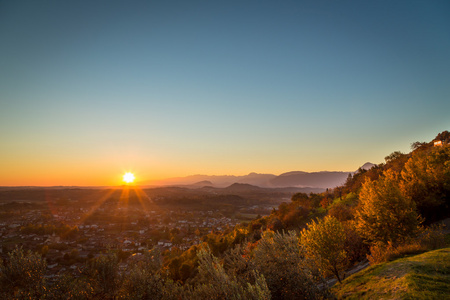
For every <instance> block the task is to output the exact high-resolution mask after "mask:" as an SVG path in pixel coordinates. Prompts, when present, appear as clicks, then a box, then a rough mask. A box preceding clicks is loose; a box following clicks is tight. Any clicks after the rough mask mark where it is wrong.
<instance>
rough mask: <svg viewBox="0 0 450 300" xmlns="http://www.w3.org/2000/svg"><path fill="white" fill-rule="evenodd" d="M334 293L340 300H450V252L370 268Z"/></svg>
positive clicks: (408, 258)
mask: <svg viewBox="0 0 450 300" xmlns="http://www.w3.org/2000/svg"><path fill="white" fill-rule="evenodd" d="M333 292H334V294H335V295H336V297H337V298H338V299H450V248H444V249H439V250H434V251H429V252H426V253H423V254H419V255H415V256H410V257H407V258H401V259H397V260H395V261H392V262H388V263H382V264H379V265H375V266H373V267H370V268H367V269H365V270H363V271H361V272H359V273H357V274H355V275H353V276H350V277H349V278H347V279H346V280H345V281H344V282H343V283H342V284H337V285H336V286H334V287H333Z"/></svg>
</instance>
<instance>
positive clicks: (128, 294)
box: [0, 131, 450, 299]
mask: <svg viewBox="0 0 450 300" xmlns="http://www.w3.org/2000/svg"><path fill="white" fill-rule="evenodd" d="M385 161H386V162H385V163H382V164H379V165H377V166H374V167H373V168H371V169H370V170H363V169H360V170H358V171H357V172H356V173H354V174H350V175H349V177H348V179H347V181H346V183H345V184H344V185H343V186H340V187H336V188H334V189H332V190H327V191H326V192H324V193H320V194H314V193H310V194H306V193H297V194H295V195H294V196H292V199H291V201H290V202H288V203H282V204H281V205H279V207H278V209H274V210H273V211H272V212H271V214H270V215H268V216H266V217H258V218H256V219H254V220H252V221H250V222H247V223H241V224H238V225H236V226H235V227H233V228H226V229H224V230H221V231H211V232H210V233H207V234H205V235H203V236H202V237H201V241H202V242H201V243H200V244H198V245H193V246H192V247H190V248H189V249H187V250H181V249H180V248H177V247H173V248H171V249H169V250H166V251H163V252H161V251H160V250H158V248H153V249H151V250H145V251H141V253H139V254H140V255H138V254H135V255H133V256H131V257H128V258H124V257H121V256H120V255H118V253H117V251H114V250H111V251H109V252H106V253H104V254H103V255H101V256H98V257H93V258H91V259H90V260H89V261H88V262H87V263H86V265H85V266H84V267H83V268H81V269H79V270H77V272H72V273H65V274H60V276H57V277H55V278H53V279H52V280H49V279H47V278H46V277H45V274H46V261H45V259H43V258H42V256H41V255H40V254H38V253H33V252H31V251H25V250H23V249H21V248H15V249H14V250H13V251H11V252H10V253H9V254H8V257H7V258H6V259H5V260H4V261H3V262H2V264H1V265H0V293H1V294H0V295H1V297H2V298H4V299H15V298H19V299H22V298H27V299H28V298H32V299H122V298H123V299H326V298H333V297H335V296H338V297H343V296H342V295H343V293H344V294H345V297H349V294H348V292H341V291H339V288H335V289H334V290H331V291H330V289H329V288H328V286H329V283H330V277H334V278H336V280H337V281H338V282H341V281H342V280H344V278H345V277H346V270H348V269H349V268H351V267H352V266H354V265H357V264H358V263H360V262H361V261H364V260H366V259H368V260H369V262H370V263H371V264H372V265H377V264H380V263H386V262H388V261H391V260H394V259H397V258H401V257H403V256H406V255H411V254H418V253H423V252H426V251H430V250H433V249H438V248H442V247H445V246H446V244H447V243H448V241H446V240H445V232H444V231H443V229H444V228H443V226H441V225H438V222H439V221H441V220H444V219H446V218H449V217H450V207H449V206H450V133H449V132H447V131H445V132H442V133H440V134H439V135H438V136H437V137H436V138H435V139H434V140H433V141H431V142H429V143H419V142H416V143H413V144H412V151H411V152H410V153H408V154H403V153H400V152H394V153H392V154H390V155H388V156H387V157H386V158H385ZM442 251H444V250H442ZM432 253H440V254H442V253H443V252H432ZM440 254H439V255H438V256H439V257H441V256H440ZM430 255H431V254H430ZM424 257H425V256H424ZM419 258H420V257H419ZM447 258H448V256H447ZM439 259H440V258H436V262H438V261H439ZM123 260H126V265H125V267H121V266H123V264H121V263H123ZM437 264H439V263H437ZM386 266H388V265H386ZM445 266H447V265H444V268H446V269H445V270H444V275H445V274H447V275H445V276H448V266H447V267H445ZM414 268H416V269H417V268H419V269H420V268H421V266H420V265H417V266H416V267H414ZM424 268H425V269H426V268H431V267H430V266H429V265H424ZM371 270H374V269H371ZM430 272H431V271H430ZM445 272H447V273H445ZM425 273H426V272H425ZM417 276H418V277H420V276H419V275H417ZM420 280H421V279H420ZM346 282H348V281H346ZM423 282H425V281H423ZM347 284H348V283H346V285H347ZM372 284H373V285H377V283H375V282H373V283H372ZM434 284H436V287H438V285H439V287H438V289H437V290H438V292H437V294H433V295H438V296H439V297H440V296H442V298H445V297H446V296H447V297H448V296H449V295H450V293H449V292H448V290H449V284H448V281H445V280H444V281H442V280H441V281H439V282H435V283H434ZM338 286H339V284H338ZM422 286H423V289H433V288H434V287H433V281H432V280H431V281H427V282H426V283H423V285H422ZM393 288H394V287H393ZM333 291H334V292H335V293H336V294H335V295H334V294H333ZM350 293H351V292H350ZM355 293H357V292H356V291H355ZM430 295H431V294H430ZM379 296H380V297H383V295H381V294H380V295H379ZM411 297H413V298H414V295H412V296H411ZM433 297H434V296H433ZM371 298H378V294H376V293H374V294H372V297H371Z"/></svg>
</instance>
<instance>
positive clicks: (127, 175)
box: [122, 172, 134, 183]
mask: <svg viewBox="0 0 450 300" xmlns="http://www.w3.org/2000/svg"><path fill="white" fill-rule="evenodd" d="M122 180H123V181H125V182H126V183H132V182H133V181H134V174H133V173H130V172H126V173H125V174H124V175H123V179H122Z"/></svg>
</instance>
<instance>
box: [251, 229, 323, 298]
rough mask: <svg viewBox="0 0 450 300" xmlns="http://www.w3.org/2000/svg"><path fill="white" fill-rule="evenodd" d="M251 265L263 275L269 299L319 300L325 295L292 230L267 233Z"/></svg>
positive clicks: (254, 252) (317, 275) (314, 269)
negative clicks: (268, 291) (270, 297)
mask: <svg viewBox="0 0 450 300" xmlns="http://www.w3.org/2000/svg"><path fill="white" fill-rule="evenodd" d="M252 263H253V264H254V266H255V268H256V269H257V270H259V271H260V272H261V273H262V274H263V275H264V277H265V279H266V282H267V286H268V287H269V289H270V292H271V295H272V299H319V298H324V297H325V296H326V295H327V293H328V291H327V289H319V288H318V285H319V283H323V279H322V277H321V276H320V274H319V272H318V270H317V269H316V268H315V267H314V265H313V264H312V263H311V261H310V260H308V259H306V258H305V253H304V249H303V247H302V246H301V245H300V244H299V240H298V237H297V235H296V233H295V232H293V231H291V232H288V233H279V232H275V233H274V232H270V231H266V232H265V233H264V235H263V237H262V238H261V240H260V241H259V242H258V245H257V246H256V248H255V249H254V251H253V259H252ZM324 286H326V285H324Z"/></svg>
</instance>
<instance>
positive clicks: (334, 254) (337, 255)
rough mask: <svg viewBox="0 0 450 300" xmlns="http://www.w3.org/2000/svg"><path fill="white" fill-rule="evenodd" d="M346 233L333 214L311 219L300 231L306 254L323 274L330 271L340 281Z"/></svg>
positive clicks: (344, 261)
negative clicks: (306, 226) (319, 218)
mask: <svg viewBox="0 0 450 300" xmlns="http://www.w3.org/2000/svg"><path fill="white" fill-rule="evenodd" d="M345 240H346V234H345V230H344V227H343V226H342V224H341V223H340V222H339V221H338V220H337V219H336V218H335V217H333V216H326V217H325V218H324V219H322V220H318V221H317V222H315V221H312V222H311V223H309V224H308V228H305V229H303V231H302V233H301V243H302V245H303V247H304V248H305V250H306V255H307V256H308V257H310V258H311V259H313V260H314V262H315V263H316V265H317V266H318V267H319V269H320V270H321V271H322V273H323V274H324V275H326V274H327V273H329V272H330V273H332V274H334V275H335V276H336V278H337V280H338V281H339V282H341V279H342V278H341V276H340V274H341V272H342V270H343V269H344V268H345V267H346V265H347V253H346V251H345V250H344V246H345Z"/></svg>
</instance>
